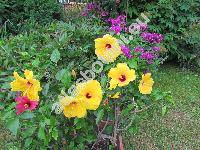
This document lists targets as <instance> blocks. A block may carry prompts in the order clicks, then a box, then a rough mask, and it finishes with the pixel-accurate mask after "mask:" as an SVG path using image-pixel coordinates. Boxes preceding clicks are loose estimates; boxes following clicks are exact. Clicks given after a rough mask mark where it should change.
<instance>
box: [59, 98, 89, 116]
mask: <svg viewBox="0 0 200 150" xmlns="http://www.w3.org/2000/svg"><path fill="white" fill-rule="evenodd" d="M60 105H61V108H62V109H63V113H64V115H65V117H67V118H72V117H78V118H83V117H85V116H86V114H87V111H86V108H85V106H84V104H83V103H82V102H81V101H79V100H78V99H77V98H76V97H69V96H65V97H63V98H62V99H61V100H60Z"/></svg>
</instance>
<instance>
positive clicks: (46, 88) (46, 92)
mask: <svg viewBox="0 0 200 150" xmlns="http://www.w3.org/2000/svg"><path fill="white" fill-rule="evenodd" d="M49 86H50V83H49V82H48V83H47V84H45V86H44V87H43V90H42V94H43V95H44V96H47V94H48V91H49Z"/></svg>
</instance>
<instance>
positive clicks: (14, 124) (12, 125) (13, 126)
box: [7, 118, 20, 135]
mask: <svg viewBox="0 0 200 150" xmlns="http://www.w3.org/2000/svg"><path fill="white" fill-rule="evenodd" d="M19 126H20V124H19V118H15V119H12V120H10V121H9V122H8V123H7V128H8V129H9V130H10V131H11V132H12V133H13V134H14V135H17V131H18V129H19Z"/></svg>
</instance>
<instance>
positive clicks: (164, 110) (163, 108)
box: [162, 106, 167, 116]
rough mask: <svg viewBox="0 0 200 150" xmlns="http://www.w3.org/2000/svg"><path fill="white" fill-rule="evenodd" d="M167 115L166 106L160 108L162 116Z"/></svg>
mask: <svg viewBox="0 0 200 150" xmlns="http://www.w3.org/2000/svg"><path fill="white" fill-rule="evenodd" d="M166 113H167V106H163V107H162V116H164V115H166Z"/></svg>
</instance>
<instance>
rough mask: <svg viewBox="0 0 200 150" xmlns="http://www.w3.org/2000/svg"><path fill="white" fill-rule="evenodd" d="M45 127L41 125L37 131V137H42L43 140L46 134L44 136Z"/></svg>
mask: <svg viewBox="0 0 200 150" xmlns="http://www.w3.org/2000/svg"><path fill="white" fill-rule="evenodd" d="M44 129H45V127H43V126H41V127H40V128H39V132H38V138H39V139H42V140H45V139H46V136H45V130H44Z"/></svg>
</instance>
